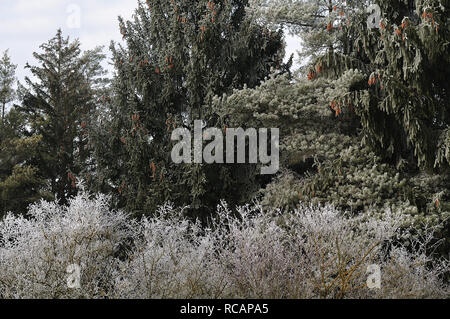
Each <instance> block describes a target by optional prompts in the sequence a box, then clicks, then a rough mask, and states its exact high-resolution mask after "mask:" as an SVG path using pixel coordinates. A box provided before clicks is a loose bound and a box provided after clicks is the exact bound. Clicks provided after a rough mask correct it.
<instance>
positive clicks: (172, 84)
mask: <svg viewBox="0 0 450 319" xmlns="http://www.w3.org/2000/svg"><path fill="white" fill-rule="evenodd" d="M247 2H248V1H245V0H233V1H227V0H219V1H206V0H201V1H193V0H173V1H167V2H161V1H156V0H148V1H146V3H142V2H139V6H138V8H137V10H136V12H135V14H134V20H132V21H126V22H125V21H123V20H122V19H120V20H119V23H120V31H121V33H122V35H123V38H124V40H125V41H126V47H122V46H120V45H119V46H116V45H112V47H111V49H112V52H113V55H114V62H115V65H116V73H117V74H116V79H115V83H114V95H113V96H112V97H111V101H110V100H107V101H105V103H106V104H110V105H111V109H110V111H109V112H108V113H107V115H102V116H101V118H102V121H103V123H104V125H103V126H102V127H101V128H99V129H98V130H97V131H95V132H93V133H92V134H96V136H97V137H98V138H96V140H97V145H96V146H95V147H94V149H95V153H96V155H97V156H96V158H97V162H98V165H99V167H100V170H99V172H100V174H99V176H98V179H97V185H98V183H100V186H98V187H105V188H108V187H113V188H114V190H115V192H116V193H118V194H119V195H120V198H121V203H119V204H120V205H121V206H126V207H127V208H128V209H129V210H130V211H133V212H135V213H136V214H142V213H147V212H151V211H153V210H154V209H155V208H156V207H157V206H158V205H160V204H162V203H164V202H166V201H167V200H171V201H173V202H175V203H176V204H178V205H190V207H191V211H192V213H193V214H196V215H197V216H200V215H203V216H205V214H207V213H208V211H213V210H214V207H215V206H216V205H217V204H218V202H219V200H220V199H222V198H224V199H227V200H229V201H230V202H231V203H237V202H239V200H242V199H247V197H246V195H247V194H248V193H251V192H252V191H253V188H254V183H253V179H254V178H255V177H254V174H253V172H254V170H255V169H254V168H253V167H251V166H248V165H241V166H233V167H226V166H225V165H201V164H192V165H190V164H188V165H182V164H181V165H177V164H174V163H173V162H172V160H171V159H170V153H171V149H172V147H173V145H174V144H173V143H172V142H171V140H170V138H171V132H172V131H173V129H175V128H177V127H185V128H188V129H193V122H194V120H203V121H204V123H205V124H206V125H209V126H214V125H216V124H217V121H216V117H215V116H214V114H212V113H211V109H210V108H209V105H210V104H211V101H212V98H213V97H214V96H215V95H222V94H223V93H225V92H231V91H232V90H233V89H239V88H243V87H244V86H248V87H255V86H256V85H258V84H259V83H260V81H261V80H263V79H264V77H265V76H267V75H268V74H269V72H270V69H271V68H278V69H280V71H281V69H282V68H283V65H282V58H283V52H284V50H283V46H284V44H283V42H282V33H281V32H271V31H269V30H268V29H266V28H265V27H262V26H259V25H258V24H256V23H254V21H253V19H252V17H251V16H249V15H247V13H246V8H247ZM108 99H109V97H108ZM222 128H223V127H222Z"/></svg>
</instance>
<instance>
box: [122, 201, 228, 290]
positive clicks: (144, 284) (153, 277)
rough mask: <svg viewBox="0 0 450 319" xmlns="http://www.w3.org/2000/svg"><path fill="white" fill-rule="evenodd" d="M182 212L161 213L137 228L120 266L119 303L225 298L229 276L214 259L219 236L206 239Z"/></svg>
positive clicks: (166, 210) (207, 234)
mask: <svg viewBox="0 0 450 319" xmlns="http://www.w3.org/2000/svg"><path fill="white" fill-rule="evenodd" d="M202 233H203V230H202V229H201V227H200V225H199V223H193V222H190V221H188V220H187V219H185V218H184V217H183V209H174V208H173V207H172V206H171V205H165V206H163V207H161V208H159V210H158V212H157V214H156V215H155V216H154V217H153V218H145V217H144V218H143V219H142V221H141V223H140V224H139V226H138V228H137V229H136V242H135V249H134V250H133V252H131V254H130V255H129V259H128V260H126V261H123V262H121V263H120V271H119V272H118V273H117V277H116V281H115V284H116V295H115V296H114V297H120V298H208V297H209V298H214V297H217V298H218V297H221V294H222V290H223V289H224V288H223V286H224V278H225V273H224V272H223V271H222V269H221V265H220V264H219V260H218V259H217V258H216V257H215V250H216V247H215V245H216V244H217V242H216V241H215V237H214V236H211V233H210V232H209V231H205V234H204V235H203V234H202Z"/></svg>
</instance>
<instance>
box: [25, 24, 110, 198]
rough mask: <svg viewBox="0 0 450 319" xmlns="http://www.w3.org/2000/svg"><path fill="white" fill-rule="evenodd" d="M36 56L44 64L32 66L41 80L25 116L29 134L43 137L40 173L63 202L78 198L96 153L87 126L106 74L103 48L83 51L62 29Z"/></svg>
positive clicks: (32, 88)
mask: <svg viewBox="0 0 450 319" xmlns="http://www.w3.org/2000/svg"><path fill="white" fill-rule="evenodd" d="M40 48H41V50H42V52H41V53H34V54H33V56H34V58H35V59H36V60H37V62H38V65H36V66H31V65H29V64H27V66H26V67H27V68H29V69H30V71H31V73H32V74H33V76H34V77H35V78H36V80H31V79H30V78H28V77H27V78H25V80H26V83H27V84H28V88H27V90H26V92H25V93H24V94H23V101H22V104H21V106H20V108H19V109H20V111H21V112H23V113H24V114H25V115H26V119H27V123H28V127H27V129H28V131H29V132H28V134H30V135H41V136H42V141H41V143H40V147H39V150H38V152H39V160H38V163H37V164H36V165H37V166H36V167H37V168H38V169H39V174H40V175H41V176H42V177H43V178H45V179H46V180H47V181H48V183H49V185H50V190H51V192H52V193H53V194H55V195H56V196H57V198H58V200H59V201H60V202H61V203H65V202H66V201H67V199H68V197H70V196H72V195H74V194H75V193H76V183H77V179H78V178H79V174H80V173H81V171H82V169H83V167H84V166H85V165H86V161H87V160H88V159H89V156H90V152H89V149H88V147H87V144H88V142H89V136H88V133H87V121H88V118H89V115H90V113H92V112H93V111H94V110H95V107H96V104H97V100H98V99H99V97H98V94H99V92H98V89H99V86H100V87H101V84H102V82H103V78H102V76H103V75H104V71H103V69H102V67H101V65H100V62H101V61H102V60H103V58H104V55H103V54H102V53H101V48H97V49H94V50H92V51H86V52H84V53H82V52H81V49H80V43H79V41H78V40H76V41H73V42H70V41H69V38H64V37H63V35H62V32H61V30H58V32H57V34H56V36H55V37H54V38H52V39H51V40H49V41H48V42H47V43H44V44H42V45H41V46H40Z"/></svg>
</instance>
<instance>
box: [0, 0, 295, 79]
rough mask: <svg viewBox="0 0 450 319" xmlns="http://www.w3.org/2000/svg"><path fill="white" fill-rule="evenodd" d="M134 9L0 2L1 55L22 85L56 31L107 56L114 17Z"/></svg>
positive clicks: (133, 0) (99, 3) (96, 1)
mask: <svg viewBox="0 0 450 319" xmlns="http://www.w3.org/2000/svg"><path fill="white" fill-rule="evenodd" d="M136 7H137V0H79V1H73V0H0V52H3V51H4V50H6V49H9V53H10V56H11V57H12V59H13V63H14V64H17V65H18V68H17V78H18V79H19V80H20V81H23V78H24V76H25V75H28V71H26V70H24V66H25V64H26V62H29V63H30V64H34V63H35V61H34V58H33V56H32V52H34V51H38V50H39V45H41V44H42V43H44V42H47V41H48V40H49V39H51V38H52V37H53V36H54V35H55V34H56V30H57V29H58V28H61V29H62V30H63V34H64V35H66V36H67V35H69V36H70V37H71V38H72V39H74V38H79V39H80V41H81V44H82V49H84V50H86V49H92V48H94V47H95V46H97V45H105V46H106V49H105V52H106V53H107V47H108V45H109V43H110V41H111V40H115V41H120V40H121V35H120V33H119V30H118V22H117V17H118V16H119V15H120V16H122V17H124V18H125V19H129V18H130V17H131V15H132V14H133V12H134V9H135V8H136ZM297 49H298V41H297V40H296V39H293V38H288V48H287V51H288V55H290V53H293V52H295V50H297Z"/></svg>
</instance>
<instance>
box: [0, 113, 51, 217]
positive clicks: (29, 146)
mask: <svg viewBox="0 0 450 319" xmlns="http://www.w3.org/2000/svg"><path fill="white" fill-rule="evenodd" d="M41 139H42V136H38V135H32V136H29V135H28V134H27V130H26V121H25V119H24V116H23V114H21V113H20V112H18V111H17V110H16V109H15V108H12V109H11V110H10V111H9V112H8V113H7V114H6V115H5V118H4V119H3V121H2V122H1V123H0V218H1V217H2V216H4V215H5V214H6V213H8V212H13V213H16V214H19V213H21V214H25V213H26V210H27V207H28V205H29V204H31V203H33V202H36V201H38V200H40V199H47V200H52V199H53V197H52V195H51V194H50V193H49V192H47V191H46V181H45V179H43V178H42V176H40V175H39V171H38V169H37V168H36V166H35V164H36V159H37V157H38V156H37V155H38V154H37V150H38V149H39V143H40V141H41Z"/></svg>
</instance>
